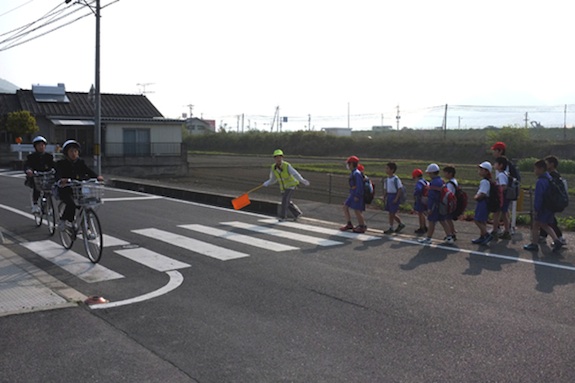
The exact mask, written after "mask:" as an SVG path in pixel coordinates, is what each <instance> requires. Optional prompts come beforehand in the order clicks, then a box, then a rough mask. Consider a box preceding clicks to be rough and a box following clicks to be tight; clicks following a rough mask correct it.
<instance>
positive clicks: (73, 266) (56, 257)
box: [22, 240, 124, 283]
mask: <svg viewBox="0 0 575 383" xmlns="http://www.w3.org/2000/svg"><path fill="white" fill-rule="evenodd" d="M22 246H24V247H26V248H27V249H28V250H30V251H33V252H34V253H36V254H38V255H39V256H41V257H42V258H44V259H46V260H48V261H50V262H52V263H53V264H55V265H56V266H58V267H60V268H62V269H64V270H66V271H67V272H69V273H70V274H73V275H75V276H76V277H78V278H80V279H81V280H83V281H84V282H88V283H96V282H103V281H110V280H114V279H120V278H124V276H123V275H122V274H119V273H117V272H115V271H113V270H110V269H108V268H106V267H104V266H102V265H100V264H94V263H92V262H90V261H89V260H88V258H86V257H84V256H82V255H80V254H78V253H76V252H74V251H72V250H66V249H64V247H62V246H61V245H59V244H57V243H56V242H52V241H49V240H46V241H37V242H26V243H23V244H22Z"/></svg>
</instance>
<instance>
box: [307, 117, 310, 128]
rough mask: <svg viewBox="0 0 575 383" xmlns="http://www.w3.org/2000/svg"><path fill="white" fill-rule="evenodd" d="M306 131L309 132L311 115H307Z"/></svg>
mask: <svg viewBox="0 0 575 383" xmlns="http://www.w3.org/2000/svg"><path fill="white" fill-rule="evenodd" d="M307 130H311V114H308V115H307Z"/></svg>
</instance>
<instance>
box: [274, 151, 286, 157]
mask: <svg viewBox="0 0 575 383" xmlns="http://www.w3.org/2000/svg"><path fill="white" fill-rule="evenodd" d="M283 155H284V152H283V151H282V150H281V149H276V150H274V157H277V156H283Z"/></svg>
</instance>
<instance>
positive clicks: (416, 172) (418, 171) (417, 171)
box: [411, 169, 423, 178]
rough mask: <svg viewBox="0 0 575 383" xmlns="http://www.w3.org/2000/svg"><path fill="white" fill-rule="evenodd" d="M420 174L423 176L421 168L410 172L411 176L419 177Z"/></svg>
mask: <svg viewBox="0 0 575 383" xmlns="http://www.w3.org/2000/svg"><path fill="white" fill-rule="evenodd" d="M421 176H423V171H422V170H421V169H415V170H414V171H413V172H411V178H415V177H421Z"/></svg>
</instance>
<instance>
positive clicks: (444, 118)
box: [443, 104, 447, 140]
mask: <svg viewBox="0 0 575 383" xmlns="http://www.w3.org/2000/svg"><path fill="white" fill-rule="evenodd" d="M446 138H447V104H445V112H444V113H443V139H444V140H445V139H446Z"/></svg>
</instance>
